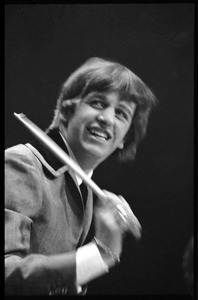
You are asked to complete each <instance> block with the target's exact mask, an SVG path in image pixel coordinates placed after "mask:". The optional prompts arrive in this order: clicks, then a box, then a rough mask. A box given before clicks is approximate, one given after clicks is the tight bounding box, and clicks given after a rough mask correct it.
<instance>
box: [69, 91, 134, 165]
mask: <svg viewBox="0 0 198 300" xmlns="http://www.w3.org/2000/svg"><path fill="white" fill-rule="evenodd" d="M135 108H136V104H135V103H133V102H126V101H124V100H120V99H119V96H118V94H117V93H115V92H113V93H112V92H111V93H98V92H92V93H90V94H88V95H87V96H86V97H85V98H84V99H82V101H80V102H79V103H78V104H77V106H76V109H75V113H74V115H73V116H72V117H71V118H70V120H69V122H68V127H67V128H66V138H67V141H68V143H69V145H70V147H71V149H72V151H73V152H74V155H75V156H76V158H77V160H78V161H79V163H81V160H82V159H84V158H85V157H86V159H87V160H88V162H89V159H90V162H92V164H93V167H95V166H97V165H98V164H99V163H101V162H102V161H103V160H105V159H106V158H107V157H108V156H109V155H111V154H112V153H113V152H114V151H115V150H116V149H117V148H120V149H122V148H123V145H124V138H125V136H126V133H127V132H128V130H129V128H130V125H131V122H132V119H133V115H134V112H135Z"/></svg>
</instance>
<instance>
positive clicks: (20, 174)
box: [5, 148, 77, 295]
mask: <svg viewBox="0 0 198 300" xmlns="http://www.w3.org/2000/svg"><path fill="white" fill-rule="evenodd" d="M5 162H6V169H5V294H6V295H19V294H20V295H34V294H36V295H48V294H76V293H77V285H76V252H75V251H71V252H68V253H62V254H53V255H48V256H47V255H43V254H39V253H31V250H30V241H31V227H32V224H33V222H34V216H36V214H37V213H38V210H39V207H40V206H41V205H42V203H40V202H39V201H41V200H39V199H41V198H42V197H39V196H40V193H42V191H41V187H39V186H40V184H39V182H37V181H38V180H39V176H37V175H38V174H37V170H36V168H35V167H34V165H33V163H32V162H31V159H28V157H27V155H25V154H24V153H23V148H22V151H21V153H18V152H16V151H9V150H8V151H6V154H5ZM37 178H38V179H37ZM39 188H40V189H39ZM33 193H34V195H33ZM31 199H34V200H35V201H37V203H36V205H35V203H34V204H33V201H32V200H31ZM30 212H31V213H30Z"/></svg>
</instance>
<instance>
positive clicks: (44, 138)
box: [14, 113, 141, 238]
mask: <svg viewBox="0 0 198 300" xmlns="http://www.w3.org/2000/svg"><path fill="white" fill-rule="evenodd" d="M14 116H15V117H16V118H17V119H18V120H19V121H21V122H22V123H23V124H24V125H25V127H26V128H28V129H29V130H30V132H31V133H32V134H33V135H34V136H35V137H36V138H37V139H38V140H39V141H40V142H41V143H42V144H44V145H45V146H46V147H47V148H48V149H49V150H50V151H51V152H52V153H53V154H54V155H55V156H56V157H57V158H58V159H59V160H60V161H61V162H63V163H64V164H66V165H67V166H68V167H69V168H70V169H71V170H73V171H74V172H75V173H76V174H77V175H78V176H79V177H80V178H81V179H82V180H83V182H84V183H86V184H87V186H89V187H90V188H91V189H92V191H93V192H94V193H95V194H96V195H97V196H98V198H100V199H101V200H102V201H107V200H108V197H107V196H106V194H105V193H104V192H103V191H102V190H101V189H100V188H99V186H98V185H97V184H96V183H95V182H94V181H93V180H92V179H91V178H89V177H88V176H87V174H86V173H85V172H84V171H83V170H82V169H81V167H80V166H79V165H78V164H77V163H76V162H75V161H74V160H73V159H72V158H71V157H70V156H69V155H67V153H66V152H65V151H64V150H63V149H62V148H60V147H59V146H58V145H57V144H56V143H55V142H54V141H53V140H52V139H51V138H50V137H49V136H48V135H47V134H46V133H45V132H44V131H43V130H41V129H40V128H39V127H38V126H37V125H36V124H34V123H33V122H32V121H31V120H30V119H28V118H27V117H26V116H25V115H24V114H23V113H20V114H17V113H14ZM117 207H118V209H119V211H120V213H121V214H122V211H121V210H120V205H118V206H117ZM133 218H134V216H133ZM130 221H131V220H130V216H129V223H130ZM137 222H138V221H137ZM128 227H129V230H130V231H131V232H132V233H133V235H134V236H135V237H136V238H139V237H140V228H141V226H140V224H136V223H134V221H133V222H132V221H131V224H128ZM136 227H137V228H136Z"/></svg>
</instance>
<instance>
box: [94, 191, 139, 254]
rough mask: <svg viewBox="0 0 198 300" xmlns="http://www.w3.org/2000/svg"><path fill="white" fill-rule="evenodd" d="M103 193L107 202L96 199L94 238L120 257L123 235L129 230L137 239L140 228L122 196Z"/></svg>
mask: <svg viewBox="0 0 198 300" xmlns="http://www.w3.org/2000/svg"><path fill="white" fill-rule="evenodd" d="M104 193H105V194H106V196H107V200H106V201H105V202H104V201H102V200H100V199H98V202H97V205H96V207H95V225H96V238H97V239H98V240H100V241H101V242H102V243H103V244H105V245H106V246H107V247H109V248H110V249H111V250H113V251H114V252H116V253H117V255H120V254H121V251H122V242H123V236H124V233H125V232H126V231H129V230H130V231H131V232H132V233H133V235H134V236H135V237H136V238H139V237H140V236H141V234H140V230H141V226H140V223H139V221H138V220H137V218H136V217H135V215H134V214H133V212H132V210H131V209H130V206H129V205H128V203H127V202H126V200H125V199H124V198H123V197H122V196H117V195H115V194H113V193H110V192H107V191H104Z"/></svg>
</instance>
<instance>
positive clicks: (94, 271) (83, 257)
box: [76, 242, 109, 285]
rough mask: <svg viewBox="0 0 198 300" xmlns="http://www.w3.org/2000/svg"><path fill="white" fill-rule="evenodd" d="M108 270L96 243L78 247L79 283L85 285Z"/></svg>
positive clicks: (77, 270)
mask: <svg viewBox="0 0 198 300" xmlns="http://www.w3.org/2000/svg"><path fill="white" fill-rule="evenodd" d="M108 271H109V268H108V266H107V265H106V264H105V262H104V261H103V259H102V257H101V255H100V251H99V250H98V247H97V246H96V245H95V243H93V242H91V243H89V244H87V245H84V246H82V247H80V248H78V250H77V252H76V276H77V285H84V284H86V283H88V282H89V281H91V280H93V279H95V278H97V277H99V276H101V275H103V274H105V273H108Z"/></svg>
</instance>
